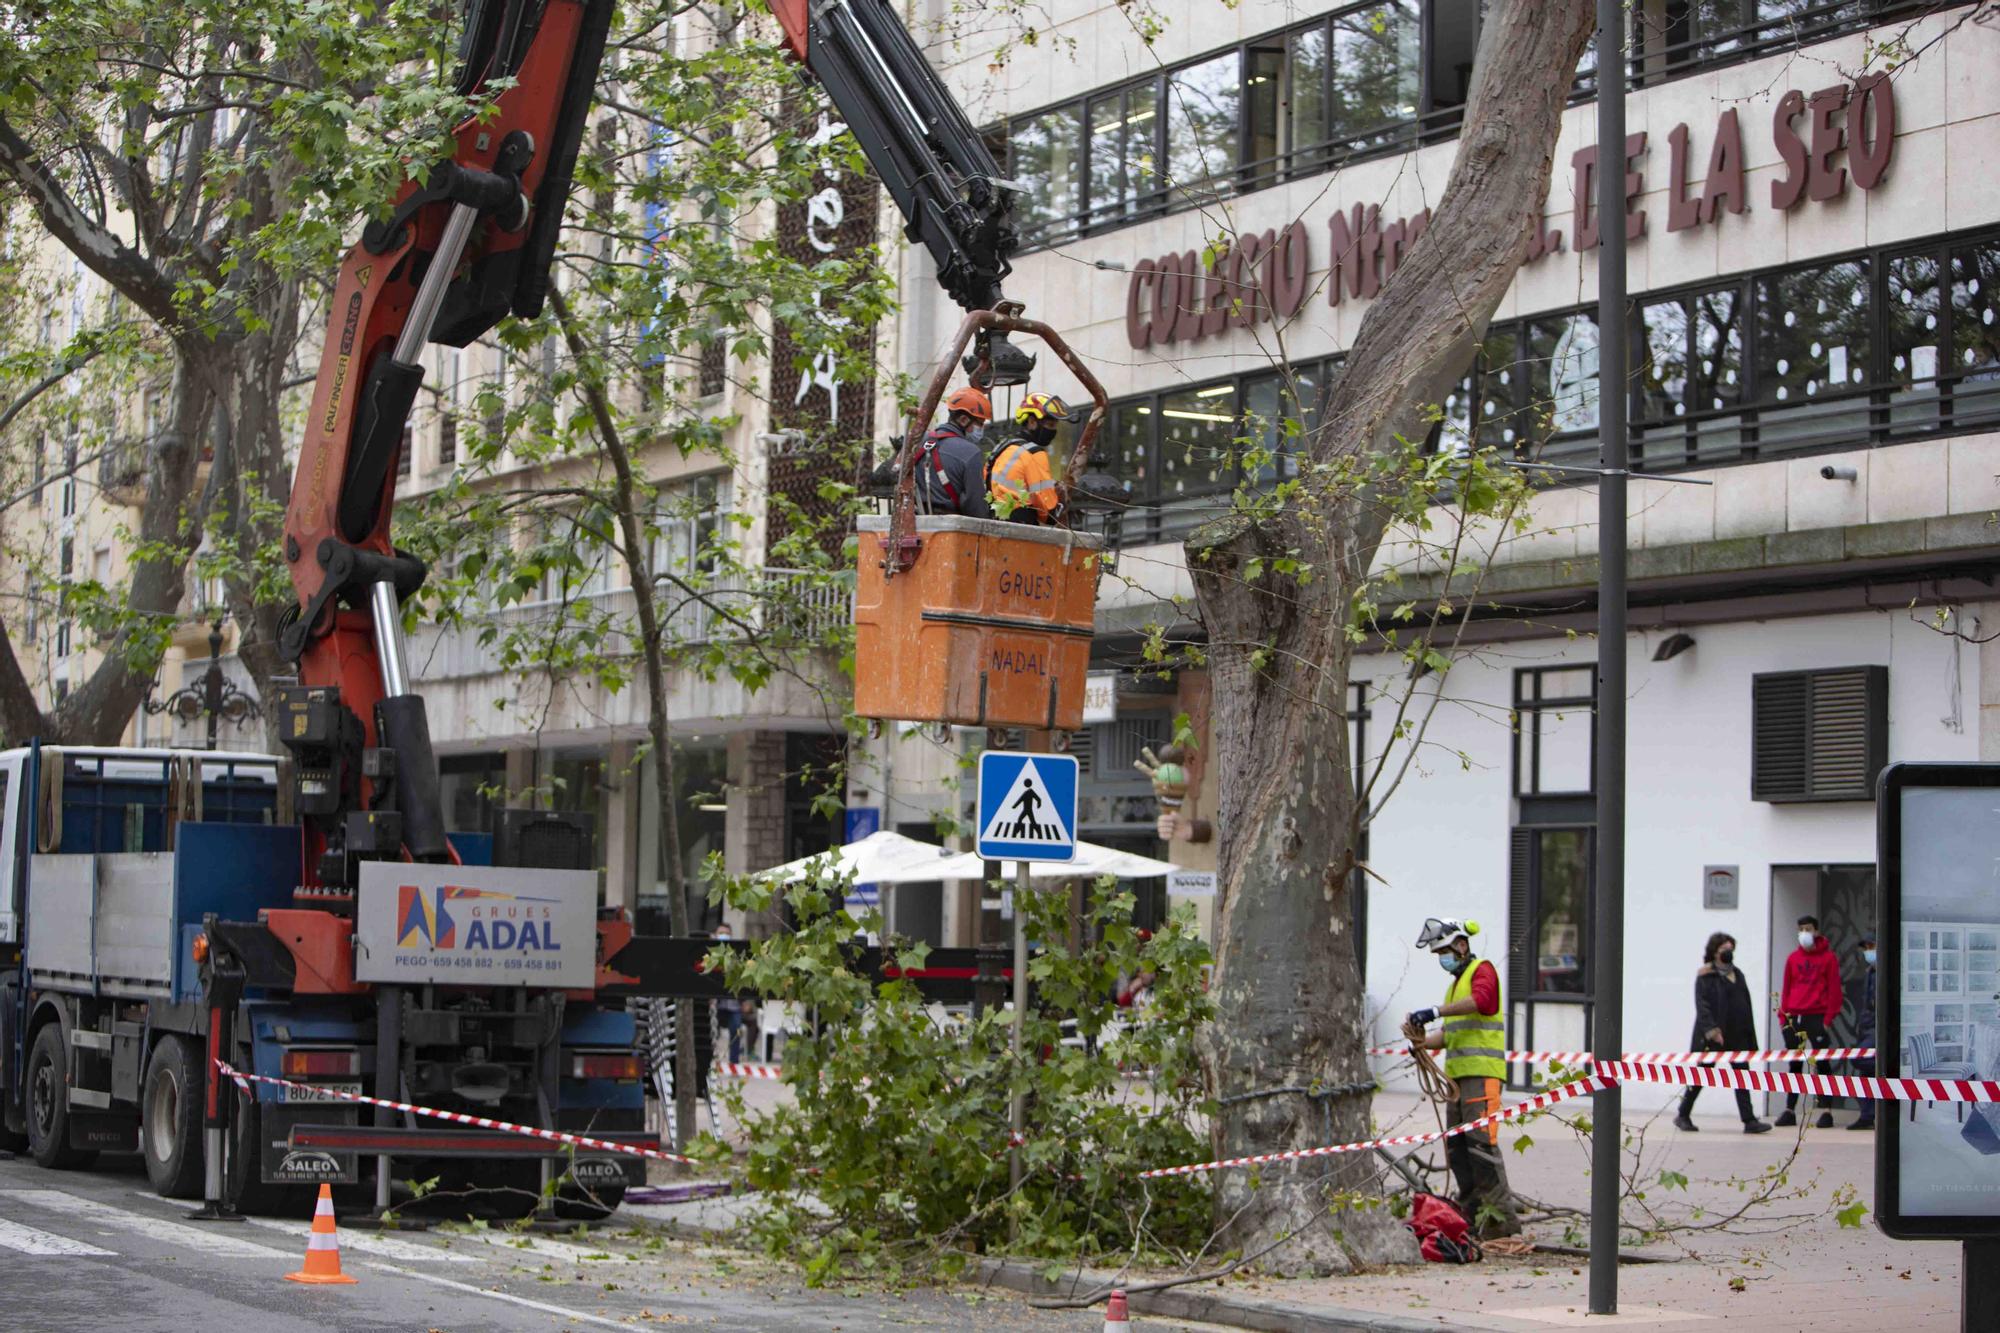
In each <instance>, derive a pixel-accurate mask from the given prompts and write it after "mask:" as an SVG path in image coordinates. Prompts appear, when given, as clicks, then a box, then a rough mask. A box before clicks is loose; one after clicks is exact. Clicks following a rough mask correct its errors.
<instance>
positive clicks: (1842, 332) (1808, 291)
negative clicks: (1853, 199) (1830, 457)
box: [1755, 257, 1874, 443]
mask: <svg viewBox="0 0 2000 1333" xmlns="http://www.w3.org/2000/svg"><path fill="white" fill-rule="evenodd" d="M1755 288H1756V298H1755V299H1756V310H1757V342H1756V348H1757V352H1756V369H1757V386H1756V387H1757V397H1758V399H1759V400H1760V401H1762V402H1765V403H1785V404H1789V405H1790V408H1791V410H1790V411H1788V412H1786V413H1785V414H1783V415H1782V416H1776V415H1774V416H1772V417H1770V418H1769V419H1768V424H1767V425H1763V426H1762V428H1761V429H1760V430H1759V432H1758V438H1759V439H1760V440H1761V441H1765V442H1772V443H1777V442H1783V441H1785V440H1790V439H1796V438H1799V437H1802V436H1804V437H1825V436H1827V435H1829V434H1835V433H1839V434H1850V433H1855V432H1865V431H1866V430H1867V429H1868V424H1869V403H1868V384H1869V380H1870V378H1871V376H1870V371H1871V370H1872V369H1873V364H1874V363H1873V359H1872V358H1871V357H1870V355H1869V327H1868V325H1869V309H1870V302H1869V294H1870V285H1869V267H1868V260H1867V258H1866V257H1862V258H1859V259H1850V260H1842V261H1836V262H1834V263H1830V264H1822V265H1818V266H1816V267H1813V268H1802V269H1793V270H1791V271H1789V272H1785V273H1776V274H1771V275H1769V276H1766V277H1760V278H1758V279H1757V280H1756V282H1755Z"/></svg>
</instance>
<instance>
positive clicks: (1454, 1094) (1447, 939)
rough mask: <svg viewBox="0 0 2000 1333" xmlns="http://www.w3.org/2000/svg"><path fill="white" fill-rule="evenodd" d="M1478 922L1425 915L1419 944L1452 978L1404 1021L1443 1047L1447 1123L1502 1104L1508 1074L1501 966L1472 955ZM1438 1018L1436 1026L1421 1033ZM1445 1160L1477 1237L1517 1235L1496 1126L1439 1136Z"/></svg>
mask: <svg viewBox="0 0 2000 1333" xmlns="http://www.w3.org/2000/svg"><path fill="white" fill-rule="evenodd" d="M1478 933H1479V923H1478V922H1477V921H1457V920H1454V919H1452V918H1451V917H1443V918H1439V917H1431V918H1430V919H1429V920H1427V921H1425V922H1424V928H1423V933H1421V934H1420V935H1418V936H1417V947H1418V948H1419V949H1428V950H1430V952H1431V953H1433V954H1434V955H1436V957H1437V960H1438V966H1440V967H1442V968H1443V969H1444V970H1445V972H1446V973H1448V974H1449V975H1450V977H1451V982H1450V984H1449V985H1447V986H1446V987H1445V993H1444V1003H1443V1004H1442V1005H1441V1006H1439V1007H1438V1008H1436V1009H1419V1010H1417V1011H1416V1012H1415V1013H1413V1014H1411V1015H1410V1016H1409V1017H1408V1018H1407V1019H1406V1020H1405V1021H1404V1024H1403V1032H1404V1035H1406V1036H1408V1037H1409V1038H1410V1040H1411V1041H1413V1042H1416V1043H1418V1044H1420V1045H1422V1046H1423V1047H1424V1048H1425V1049H1427V1050H1433V1051H1436V1050H1442V1051H1443V1052H1444V1076H1445V1080H1446V1082H1448V1083H1449V1084H1450V1085H1451V1096H1450V1100H1449V1102H1448V1103H1447V1105H1446V1107H1445V1118H1446V1121H1447V1123H1448V1124H1449V1125H1464V1124H1470V1123H1471V1122H1472V1121H1474V1120H1478V1119H1481V1118H1482V1117H1484V1116H1489V1115H1491V1114H1493V1113H1494V1112H1495V1111H1498V1110H1499V1109H1500V1084H1501V1080H1503V1079H1505V1078H1506V1077H1507V1024H1506V1021H1505V1020H1504V1019H1503V1018H1502V1017H1501V1011H1500V969H1498V968H1496V967H1494V966H1493V964H1492V963H1490V962H1488V961H1486V960H1485V959H1483V958H1475V957H1474V956H1473V953H1472V937H1473V936H1474V935H1477V934H1478ZM1439 1019H1442V1020H1443V1022H1442V1023H1440V1024H1439V1030H1438V1031H1437V1032H1432V1033H1426V1032H1425V1029H1426V1028H1427V1027H1428V1026H1429V1025H1430V1024H1431V1023H1433V1022H1435V1021H1437V1020H1439ZM1444 1145H1445V1146H1444V1156H1445V1161H1446V1163H1447V1164H1449V1165H1450V1167H1451V1174H1452V1178H1453V1180H1454V1181H1455V1182H1456V1183H1457V1185H1458V1202H1459V1206H1460V1207H1461V1208H1463V1209H1464V1210H1465V1215H1466V1216H1467V1217H1468V1218H1470V1219H1471V1221H1472V1224H1473V1227H1474V1229H1475V1230H1476V1232H1477V1233H1478V1235H1479V1237H1480V1239H1482V1240H1486V1239H1490V1238H1492V1237H1494V1236H1513V1235H1519V1234H1520V1231H1521V1223H1520V1220H1519V1218H1518V1217H1516V1216H1515V1211H1514V1196H1513V1193H1512V1191H1510V1190H1509V1189H1508V1188H1507V1163H1506V1161H1505V1159H1503V1158H1502V1157H1501V1155H1500V1127H1499V1126H1498V1125H1497V1124H1491V1125H1483V1126H1481V1127H1480V1128H1478V1129H1475V1130H1472V1131H1469V1132H1467V1133H1464V1134H1456V1135H1453V1136H1452V1137H1451V1138H1448V1139H1446V1140H1445V1141H1444Z"/></svg>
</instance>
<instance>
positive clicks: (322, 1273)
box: [285, 1185, 354, 1284]
mask: <svg viewBox="0 0 2000 1333" xmlns="http://www.w3.org/2000/svg"><path fill="white" fill-rule="evenodd" d="M285 1281H287V1282H314V1283H323V1284H331V1283H336V1282H352V1281H354V1279H353V1278H351V1277H349V1276H347V1274H345V1273H343V1272H341V1271H340V1234H339V1232H338V1231H336V1230H335V1229H334V1225H333V1186H331V1185H321V1186H320V1187H319V1207H317V1208H315V1209H313V1229H312V1235H311V1236H310V1237H308V1238H307V1240H306V1265H305V1267H304V1268H301V1269H300V1270H299V1271H298V1272H296V1273H287V1274H285Z"/></svg>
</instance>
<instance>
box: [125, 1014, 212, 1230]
mask: <svg viewBox="0 0 2000 1333" xmlns="http://www.w3.org/2000/svg"><path fill="white" fill-rule="evenodd" d="M204 1087H205V1085H204V1082H203V1079H202V1074H201V1062H200V1060H199V1059H197V1058H196V1056H195V1053H194V1047H193V1045H192V1044H191V1043H189V1041H188V1040H187V1038H185V1037H179V1036H173V1035H168V1036H165V1037H162V1038H160V1044H159V1045H157V1046H155V1047H154V1048H153V1059H152V1062H151V1063H150V1064H148V1065H147V1066H146V1081H145V1083H144V1085H143V1086H142V1087H141V1088H140V1092H139V1151H140V1153H141V1154H142V1155H143V1156H144V1157H145V1159H146V1179H148V1180H150V1181H152V1182H153V1190H154V1192H156V1193H157V1194H159V1195H160V1196H161V1197H162V1198H166V1199H192V1198H196V1197H197V1196H199V1195H200V1194H201V1164H202V1156H201V1110H202V1100H203V1092H204Z"/></svg>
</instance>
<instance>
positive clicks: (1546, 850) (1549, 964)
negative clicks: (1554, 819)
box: [1507, 827, 1596, 1000]
mask: <svg viewBox="0 0 2000 1333" xmlns="http://www.w3.org/2000/svg"><path fill="white" fill-rule="evenodd" d="M1595 841H1596V837H1595V834H1594V832H1593V830H1591V829H1590V828H1587V827H1573V828H1539V827H1532V828H1517V829H1515V830H1514V833H1513V839H1512V858H1513V864H1512V866H1511V867H1510V870H1509V875H1508V897H1509V904H1508V909H1509V911H1508V915H1509V922H1508V955H1507V956H1508V972H1509V976H1508V989H1509V990H1510V991H1512V992H1513V995H1514V997H1515V998H1517V999H1523V1000H1525V999H1529V998H1531V997H1537V996H1553V997H1562V998H1571V999H1575V998H1581V997H1583V996H1586V995H1588V994H1589V993H1590V970H1589V952H1590V899H1591V890H1592V882H1593V874H1592V869H1591V858H1592V854H1593V847H1594V843H1595Z"/></svg>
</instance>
